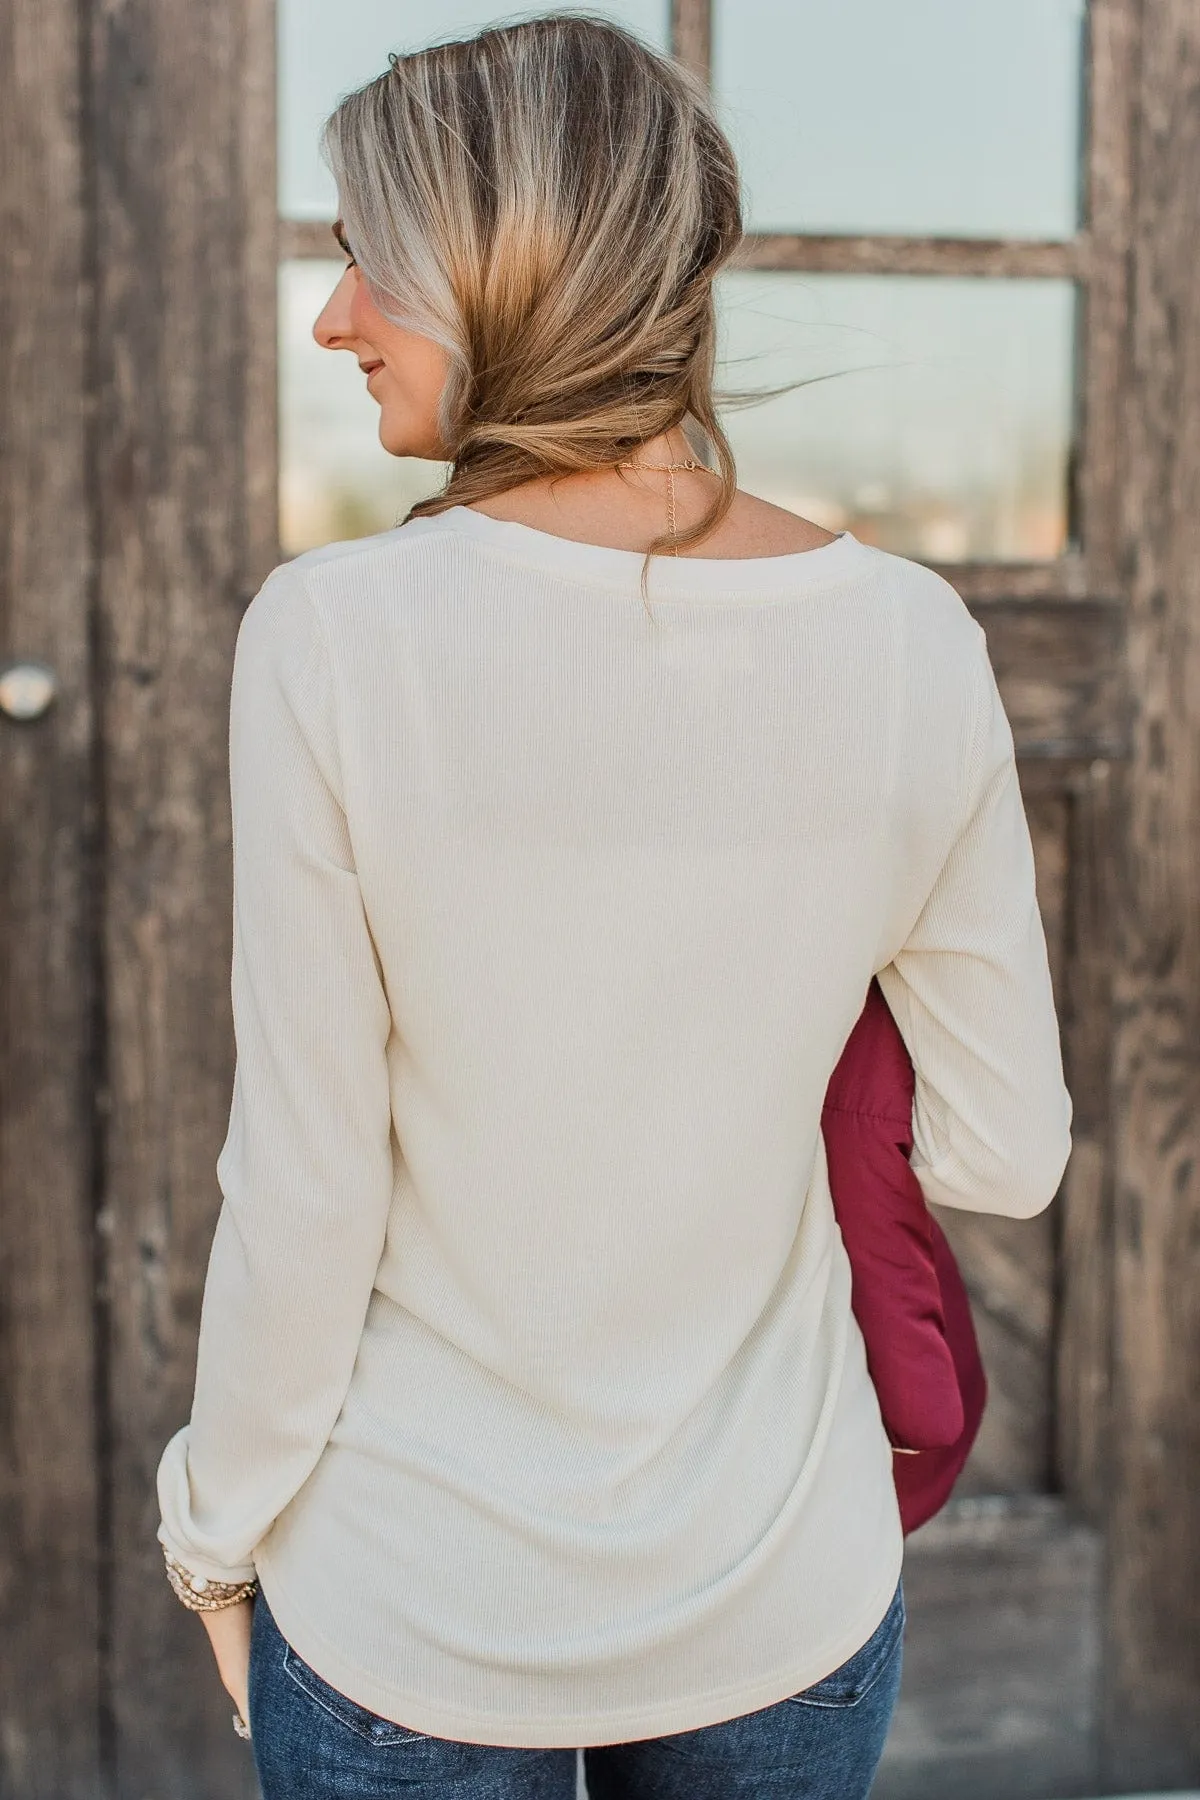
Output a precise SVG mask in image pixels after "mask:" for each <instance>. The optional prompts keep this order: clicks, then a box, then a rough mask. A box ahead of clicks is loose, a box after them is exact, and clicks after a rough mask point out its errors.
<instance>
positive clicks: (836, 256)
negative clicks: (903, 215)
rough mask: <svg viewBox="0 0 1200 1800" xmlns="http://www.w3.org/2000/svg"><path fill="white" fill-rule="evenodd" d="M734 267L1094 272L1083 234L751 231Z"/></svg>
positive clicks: (1057, 275) (1063, 275) (835, 271)
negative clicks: (1058, 238) (1059, 238)
mask: <svg viewBox="0 0 1200 1800" xmlns="http://www.w3.org/2000/svg"><path fill="white" fill-rule="evenodd" d="M733 266H734V267H735V268H738V269H795V270H800V271H803V272H805V273H807V274H827V275H973V276H991V277H992V278H993V279H995V278H996V277H998V276H1001V277H1007V278H1010V279H1012V278H1017V279H1020V278H1024V279H1026V280H1031V281H1040V280H1059V281H1062V280H1066V281H1081V280H1085V279H1086V278H1087V277H1088V275H1089V273H1090V267H1091V246H1090V244H1089V242H1088V239H1087V237H1086V236H1084V235H1083V234H1081V235H1080V236H1079V237H1075V238H1070V239H1068V240H1066V241H1065V242H1061V243H1037V242H1032V241H1029V240H1022V239H999V238H997V239H991V238H935V237H900V236H895V237H866V236H863V237H859V236H854V235H852V234H850V233H840V232H831V233H821V232H813V233H812V234H811V235H810V234H808V233H803V234H801V233H798V232H784V231H771V232H762V233H754V232H749V233H747V235H746V237H745V238H744V239H743V241H742V244H741V247H740V249H739V250H738V253H737V256H736V258H735V260H734V264H733Z"/></svg>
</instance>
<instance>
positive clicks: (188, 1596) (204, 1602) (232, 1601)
mask: <svg viewBox="0 0 1200 1800" xmlns="http://www.w3.org/2000/svg"><path fill="white" fill-rule="evenodd" d="M163 1561H164V1562H165V1563H166V1565H167V1580H168V1581H169V1582H170V1584H171V1588H172V1590H173V1592H174V1594H175V1598H176V1599H177V1600H178V1601H180V1602H181V1603H182V1605H184V1606H186V1607H187V1609H188V1611H189V1612H220V1611H221V1609H222V1608H223V1607H226V1606H236V1605H237V1604H238V1602H239V1601H241V1600H249V1599H251V1598H252V1596H253V1595H255V1594H256V1593H257V1592H258V1577H257V1576H254V1577H253V1578H252V1579H251V1580H249V1581H210V1580H208V1578H207V1577H206V1576H203V1575H193V1574H192V1572H191V1570H190V1569H185V1568H184V1566H183V1564H182V1563H180V1562H176V1560H175V1558H174V1557H173V1556H172V1555H171V1553H170V1551H169V1550H168V1549H166V1547H165V1546H164V1547H163Z"/></svg>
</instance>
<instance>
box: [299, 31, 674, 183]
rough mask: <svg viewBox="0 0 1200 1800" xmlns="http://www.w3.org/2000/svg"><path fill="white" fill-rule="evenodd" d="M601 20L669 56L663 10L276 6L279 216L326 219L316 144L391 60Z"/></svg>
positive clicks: (323, 172) (325, 177)
mask: <svg viewBox="0 0 1200 1800" xmlns="http://www.w3.org/2000/svg"><path fill="white" fill-rule="evenodd" d="M565 11H582V12H596V13H602V14H604V15H606V16H607V17H609V18H612V19H615V20H616V21H617V22H618V23H619V24H621V25H625V26H627V27H628V28H629V29H630V30H632V31H636V32H637V33H638V35H639V36H640V37H642V38H644V39H645V40H646V42H647V43H650V44H653V45H655V46H656V47H657V48H658V49H666V47H667V41H668V36H669V0H601V3H600V4H596V3H595V0H561V3H560V4H558V5H547V6H536V5H535V6H530V7H526V8H523V9H521V11H520V12H519V13H518V14H517V15H512V14H510V13H509V12H508V11H507V10H506V9H505V8H504V7H503V6H502V5H501V6H497V5H495V4H493V5H488V4H487V0H439V4H438V6H437V8H436V9H432V8H431V7H430V6H429V5H428V0H342V4H341V5H338V6H331V5H330V4H329V0H279V8H278V44H279V210H280V212H281V214H282V215H283V217H284V218H286V219H332V218H333V216H334V212H335V210H336V204H337V196H336V193H335V190H334V185H333V182H332V181H331V179H330V176H329V172H328V170H327V169H326V167H325V165H324V163H323V162H322V161H321V158H320V154H319V152H318V149H317V135H318V133H319V131H320V129H321V125H322V123H323V122H324V120H325V119H326V117H327V116H328V115H329V113H331V112H332V111H333V108H334V107H335V106H336V105H337V103H338V100H339V99H340V98H341V96H342V95H343V94H346V93H349V92H350V91H351V90H352V89H353V88H356V87H359V86H361V84H362V83H363V82H364V81H370V79H371V77H372V76H374V75H378V74H380V73H381V71H382V70H384V69H386V68H387V58H388V52H389V50H416V49H419V48H420V47H421V45H423V44H427V43H433V42H435V41H437V40H438V39H443V38H453V37H457V36H464V35H466V34H467V33H469V32H473V31H479V30H481V29H482V27H483V26H485V25H490V24H492V23H495V22H500V21H503V20H504V19H506V18H509V17H512V16H520V17H528V16H529V15H530V14H533V13H538V12H565Z"/></svg>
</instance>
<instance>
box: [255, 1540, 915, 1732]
mask: <svg viewBox="0 0 1200 1800" xmlns="http://www.w3.org/2000/svg"><path fill="white" fill-rule="evenodd" d="M902 1564H903V1547H901V1556H900V1559H899V1560H898V1561H896V1563H895V1567H894V1568H893V1567H892V1566H891V1564H890V1563H889V1574H888V1577H887V1580H886V1581H885V1582H884V1583H883V1584H882V1585H881V1586H880V1588H879V1589H878V1590H877V1591H876V1592H874V1593H873V1594H872V1597H871V1601H870V1604H869V1605H868V1606H866V1607H864V1608H863V1611H862V1613H861V1615H859V1616H857V1617H856V1618H855V1621H854V1623H853V1624H852V1625H851V1626H849V1627H848V1628H847V1629H846V1631H845V1632H843V1634H842V1636H841V1637H840V1638H839V1639H838V1640H837V1642H836V1643H834V1644H832V1645H830V1646H828V1647H827V1648H826V1649H825V1650H824V1651H822V1653H821V1655H820V1657H818V1658H817V1659H816V1660H815V1661H814V1660H813V1659H811V1658H810V1659H809V1660H808V1661H807V1662H806V1663H800V1664H796V1665H793V1666H792V1667H790V1668H788V1669H787V1670H780V1671H777V1672H776V1673H774V1674H772V1675H767V1676H762V1677H760V1678H759V1679H758V1680H757V1681H754V1682H750V1683H747V1684H745V1685H742V1684H740V1683H739V1684H738V1685H737V1686H736V1687H731V1688H719V1689H715V1690H713V1691H711V1692H708V1693H704V1694H691V1695H688V1697H687V1698H686V1699H682V1700H676V1701H673V1702H672V1703H671V1704H670V1705H669V1706H659V1707H655V1708H652V1709H651V1710H649V1711H645V1710H643V1709H642V1708H641V1707H630V1708H619V1709H617V1710H616V1711H594V1710H589V1711H587V1712H581V1713H555V1714H554V1715H553V1717H550V1718H536V1717H530V1716H529V1715H528V1714H527V1713H523V1714H521V1715H519V1716H517V1715H514V1714H512V1713H509V1712H486V1711H473V1712H460V1711H457V1710H454V1709H452V1708H445V1707H440V1706H435V1705H431V1704H430V1703H429V1702H428V1701H427V1700H424V1699H423V1698H422V1697H421V1696H420V1695H418V1694H409V1693H405V1692H403V1691H402V1690H401V1689H399V1688H394V1687H391V1686H389V1685H387V1684H386V1683H384V1682H381V1681H379V1680H378V1679H377V1678H376V1677H375V1676H373V1675H370V1674H368V1673H367V1672H366V1671H365V1670H363V1669H359V1668H356V1667H355V1666H354V1665H353V1664H352V1663H348V1662H346V1661H344V1660H343V1658H342V1657H341V1656H340V1655H339V1653H338V1652H337V1650H336V1649H334V1647H333V1646H332V1645H331V1644H330V1642H329V1640H328V1639H327V1638H325V1637H324V1636H323V1635H322V1634H321V1633H320V1632H319V1631H317V1630H316V1629H315V1628H314V1627H313V1626H312V1624H311V1623H310V1621H309V1620H308V1619H307V1618H306V1617H305V1616H304V1614H303V1613H302V1612H301V1611H300V1610H299V1608H298V1607H296V1606H295V1605H294V1604H293V1602H292V1598H291V1596H290V1594H288V1592H287V1590H286V1589H285V1588H282V1587H281V1586H280V1585H279V1584H278V1582H277V1580H276V1577H275V1575H274V1573H273V1572H272V1570H271V1567H270V1563H269V1561H268V1560H266V1559H264V1560H263V1561H262V1562H261V1563H260V1564H259V1569H258V1573H259V1580H260V1582H261V1585H262V1589H263V1592H264V1594H265V1595H266V1597H267V1604H268V1605H269V1607H270V1608H271V1612H272V1614H273V1615H274V1618H275V1622H276V1624H277V1625H278V1627H279V1630H280V1632H281V1633H282V1634H283V1636H284V1638H285V1639H286V1640H287V1642H288V1643H289V1644H290V1645H291V1646H292V1648H293V1650H295V1652H296V1654H297V1655H298V1656H300V1657H302V1658H303V1660H304V1661H305V1662H311V1664H312V1666H313V1668H314V1669H315V1670H316V1672H317V1674H319V1675H320V1676H321V1678H322V1680H324V1681H327V1682H328V1683H329V1684H330V1686H331V1687H334V1688H336V1689H337V1690H338V1692H339V1693H341V1694H344V1695H345V1696H346V1698H347V1699H349V1700H353V1701H355V1702H356V1704H357V1705H359V1706H365V1707H366V1708H367V1709H368V1710H369V1711H370V1712H374V1713H377V1714H378V1715H379V1716H380V1717H381V1718H384V1719H387V1720H389V1721H390V1722H392V1723H393V1724H397V1725H403V1726H405V1727H407V1728H408V1729H409V1730H410V1731H422V1732H427V1733H428V1734H429V1735H430V1736H431V1737H439V1738H447V1739H449V1740H451V1741H453V1742H458V1743H463V1744H482V1745H487V1746H490V1747H492V1748H495V1749H513V1750H578V1749H587V1748H590V1747H593V1746H599V1745H602V1744H623V1743H634V1742H636V1741H638V1740H639V1739H642V1738H655V1737H665V1736H668V1735H669V1734H671V1733H673V1732H679V1731H697V1730H700V1729H701V1728H702V1727H704V1726H706V1725H719V1724H722V1723H724V1722H725V1721H727V1720H729V1719H735V1718H738V1717H740V1716H741V1715H742V1714H743V1713H748V1712H755V1711H757V1710H758V1709H759V1708H761V1707H765V1706H774V1705H776V1704H777V1703H778V1702H779V1701H781V1700H787V1699H790V1698H791V1696H792V1695H793V1694H798V1693H800V1692H801V1691H802V1689H804V1688H806V1687H811V1686H812V1684H813V1682H814V1681H820V1680H822V1679H823V1678H824V1677H825V1676H826V1675H829V1674H831V1673H832V1672H833V1670H835V1669H837V1668H840V1667H841V1665H842V1663H844V1662H845V1661H846V1660H847V1658H849V1657H851V1656H853V1654H854V1652H855V1651H856V1650H858V1649H860V1648H861V1647H862V1645H863V1644H865V1643H866V1641H867V1639H868V1638H869V1637H870V1636H871V1633H872V1632H873V1631H874V1630H875V1629H876V1627H877V1626H878V1625H879V1624H880V1623H881V1621H882V1620H883V1617H884V1615H885V1614H886V1612H887V1609H888V1607H889V1606H890V1604H891V1601H892V1597H893V1595H894V1594H895V1591H896V1584H897V1582H898V1581H899V1579H900V1573H901V1568H902Z"/></svg>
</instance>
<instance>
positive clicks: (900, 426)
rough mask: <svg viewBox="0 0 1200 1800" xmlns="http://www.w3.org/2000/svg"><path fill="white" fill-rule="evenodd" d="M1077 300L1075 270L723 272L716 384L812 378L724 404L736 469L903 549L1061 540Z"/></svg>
mask: <svg viewBox="0 0 1200 1800" xmlns="http://www.w3.org/2000/svg"><path fill="white" fill-rule="evenodd" d="M1074 300H1075V290H1074V287H1073V284H1071V283H1070V282H1065V281H1007V280H987V281H983V280H975V281H972V280H965V279H961V280H960V279H956V278H950V277H944V276H939V277H935V278H928V279H927V278H924V277H915V276H863V275H816V276H813V275H791V274H750V273H741V274H730V275H726V276H724V277H723V278H722V281H721V300H720V306H721V336H722V363H721V369H720V382H721V385H722V387H723V388H725V389H754V390H762V389H763V388H770V387H775V386H780V385H782V384H783V383H785V382H793V381H798V380H802V381H805V382H807V383H810V385H806V386H802V387H800V388H798V389H796V390H795V391H793V392H791V393H789V394H787V395H786V396H784V397H782V398H778V399H774V400H770V401H767V402H765V403H764V404H762V405H758V406H754V407H750V408H746V409H727V410H726V414H725V417H726V423H727V425H728V427H729V431H730V436H731V438H732V441H733V447H734V453H735V455H736V457H737V461H738V476H739V480H740V482H741V484H742V486H744V487H746V488H748V489H749V490H750V491H751V492H752V493H756V494H761V495H762V496H763V498H764V499H768V500H774V501H775V502H777V503H778V504H779V505H782V506H788V507H791V508H792V509H793V510H794V511H796V512H799V513H802V514H804V515H805V516H806V517H808V518H812V519H815V520H816V521H817V522H818V523H819V524H821V525H824V526H825V527H826V528H827V529H829V530H840V529H841V528H842V527H844V526H848V527H849V529H850V530H852V531H853V532H854V534H855V536H856V537H859V538H861V539H863V541H864V542H867V543H871V544H878V545H879V546H880V547H881V548H883V549H886V550H894V551H897V552H899V553H900V554H901V555H905V556H916V557H920V558H923V559H926V560H930V561H946V562H953V561H957V560H959V559H970V558H1000V559H1026V558H1030V559H1042V558H1049V557H1054V556H1056V555H1058V554H1059V553H1060V552H1061V551H1062V550H1063V549H1064V548H1065V547H1066V541H1067V469H1068V456H1069V452H1070V445H1071V434H1072V414H1073V400H1072V393H1073V377H1072V368H1073V358H1074V313H1075V305H1074ZM826 377H828V379H825V378H826Z"/></svg>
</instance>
